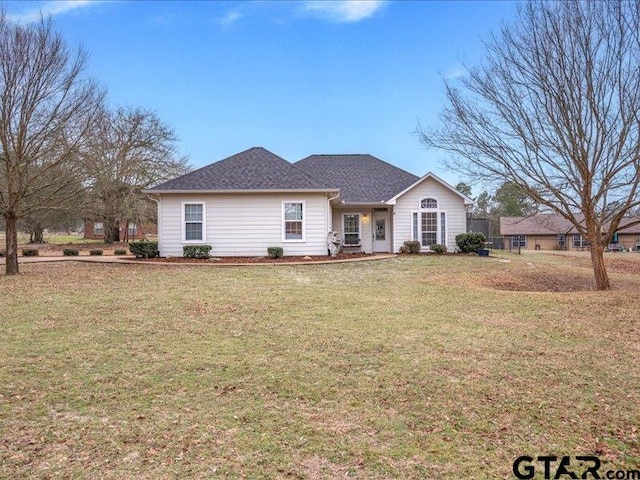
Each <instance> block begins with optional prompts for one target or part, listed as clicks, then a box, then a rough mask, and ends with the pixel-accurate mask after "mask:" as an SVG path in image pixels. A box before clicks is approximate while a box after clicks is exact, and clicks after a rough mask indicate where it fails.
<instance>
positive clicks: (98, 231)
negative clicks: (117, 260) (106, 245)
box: [93, 222, 104, 235]
mask: <svg viewBox="0 0 640 480" xmlns="http://www.w3.org/2000/svg"><path fill="white" fill-rule="evenodd" d="M93 234H94V235H104V224H103V223H102V222H93Z"/></svg>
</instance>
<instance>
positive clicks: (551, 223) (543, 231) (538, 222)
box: [500, 213, 640, 235]
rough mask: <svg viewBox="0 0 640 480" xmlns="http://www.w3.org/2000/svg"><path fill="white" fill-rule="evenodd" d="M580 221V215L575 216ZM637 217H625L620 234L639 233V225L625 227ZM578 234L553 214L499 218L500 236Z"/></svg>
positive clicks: (561, 218)
mask: <svg viewBox="0 0 640 480" xmlns="http://www.w3.org/2000/svg"><path fill="white" fill-rule="evenodd" d="M576 218H577V219H578V220H580V223H581V224H582V223H583V221H582V219H583V218H584V217H583V215H582V214H576ZM637 221H638V218H637V217H625V218H623V219H622V221H621V222H620V230H619V231H620V232H621V233H625V234H636V233H640V225H633V226H631V227H625V226H626V225H628V224H629V223H634V222H637ZM572 233H578V230H577V229H576V227H575V226H574V225H573V224H572V223H571V222H570V221H569V220H567V219H566V218H564V217H562V216H561V215H558V214H555V213H539V214H537V215H532V216H530V217H500V234H501V235H564V234H572Z"/></svg>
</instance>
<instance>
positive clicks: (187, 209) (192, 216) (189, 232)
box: [182, 203, 205, 242]
mask: <svg viewBox="0 0 640 480" xmlns="http://www.w3.org/2000/svg"><path fill="white" fill-rule="evenodd" d="M183 205H184V207H183V219H184V221H183V225H184V230H183V235H182V238H183V241H185V242H204V241H205V234H204V232H205V229H204V219H205V206H204V203H184V204H183Z"/></svg>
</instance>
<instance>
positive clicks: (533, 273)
mask: <svg viewBox="0 0 640 480" xmlns="http://www.w3.org/2000/svg"><path fill="white" fill-rule="evenodd" d="M488 286H490V287H493V288H495V289H497V290H507V291H514V292H588V291H591V290H593V289H594V286H595V282H594V280H593V275H591V276H589V275H583V274H567V273H565V272H562V271H556V270H546V269H545V270H533V269H531V270H529V271H527V270H519V271H510V272H509V273H508V274H498V275H495V274H493V275H492V276H491V278H490V279H488Z"/></svg>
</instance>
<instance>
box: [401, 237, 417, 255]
mask: <svg viewBox="0 0 640 480" xmlns="http://www.w3.org/2000/svg"><path fill="white" fill-rule="evenodd" d="M421 248H422V246H421V245H420V242H419V241H417V240H407V241H406V242H404V245H402V247H400V253H411V254H415V253H420V249H421Z"/></svg>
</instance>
